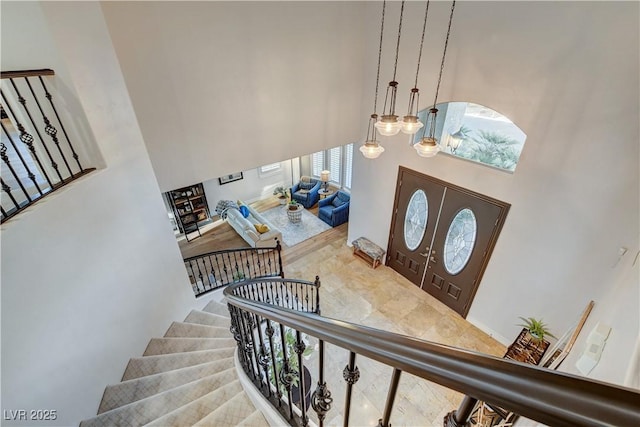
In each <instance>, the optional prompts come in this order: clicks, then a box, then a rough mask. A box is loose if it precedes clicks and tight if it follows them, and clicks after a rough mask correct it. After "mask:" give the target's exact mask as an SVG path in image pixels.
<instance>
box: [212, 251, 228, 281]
mask: <svg viewBox="0 0 640 427" xmlns="http://www.w3.org/2000/svg"><path fill="white" fill-rule="evenodd" d="M218 256H219V254H215V255H214V256H213V258H214V259H215V260H216V269H217V270H218V275H219V277H220V281H221V283H222V284H226V283H227V282H224V281H222V272H223V271H224V270H221V269H220V263H219V262H218ZM222 265H223V266H224V259H223V260H222Z"/></svg>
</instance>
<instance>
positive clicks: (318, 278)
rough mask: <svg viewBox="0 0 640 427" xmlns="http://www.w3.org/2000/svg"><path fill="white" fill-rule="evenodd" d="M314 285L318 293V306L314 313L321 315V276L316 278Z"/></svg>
mask: <svg viewBox="0 0 640 427" xmlns="http://www.w3.org/2000/svg"><path fill="white" fill-rule="evenodd" d="M313 284H314V285H315V287H314V290H315V293H316V306H315V310H314V313H317V314H320V276H316V280H315V281H314V282H313Z"/></svg>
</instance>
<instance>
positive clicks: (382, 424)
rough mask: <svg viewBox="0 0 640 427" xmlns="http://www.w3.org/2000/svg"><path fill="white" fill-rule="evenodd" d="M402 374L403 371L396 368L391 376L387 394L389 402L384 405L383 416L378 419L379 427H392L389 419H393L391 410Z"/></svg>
mask: <svg viewBox="0 0 640 427" xmlns="http://www.w3.org/2000/svg"><path fill="white" fill-rule="evenodd" d="M400 374H402V371H401V370H400V369H397V368H395V369H394V370H393V374H392V376H391V384H390V385H389V393H388V394H387V403H386V404H385V406H384V413H383V414H382V418H380V420H379V421H378V427H391V425H390V424H389V420H390V419H391V411H392V410H393V402H394V401H395V400H396V393H397V392H398V383H399V382H400Z"/></svg>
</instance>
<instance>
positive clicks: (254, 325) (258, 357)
mask: <svg viewBox="0 0 640 427" xmlns="http://www.w3.org/2000/svg"><path fill="white" fill-rule="evenodd" d="M247 316H248V318H249V322H248V324H249V327H250V331H249V333H250V334H251V340H252V342H253V356H254V357H255V361H256V365H255V368H256V373H257V375H258V378H257V381H258V384H259V387H260V388H262V387H263V386H264V382H263V377H264V376H266V374H267V372H266V371H265V372H263V368H264V366H263V364H262V354H261V352H262V350H263V347H262V346H260V349H258V344H259V342H256V339H255V338H256V329H257V330H258V331H259V330H260V324H259V323H258V315H256V314H254V313H250V312H247ZM261 340H262V337H260V341H261Z"/></svg>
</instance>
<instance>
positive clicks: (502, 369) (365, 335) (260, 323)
mask: <svg viewBox="0 0 640 427" xmlns="http://www.w3.org/2000/svg"><path fill="white" fill-rule="evenodd" d="M278 282H283V283H282V287H281V285H280V284H278ZM288 282H289V283H292V282H296V283H298V284H300V286H306V287H310V288H313V289H315V291H316V292H317V291H318V289H319V285H320V281H319V279H317V278H316V282H315V283H311V282H302V281H288ZM270 289H297V286H291V285H290V284H289V285H285V284H284V281H280V280H278V279H271V280H269V281H268V282H265V281H263V280H250V281H246V282H244V283H239V284H235V285H231V286H229V287H227V289H225V291H224V294H225V296H226V298H227V301H228V305H229V312H230V313H231V325H232V333H233V334H234V338H235V340H236V342H237V345H238V358H239V360H240V363H241V365H242V367H243V369H244V370H245V372H246V373H247V376H248V377H249V378H250V379H251V380H252V381H253V383H254V384H255V385H256V387H257V388H258V389H259V390H260V391H261V392H262V394H263V395H264V396H265V397H266V398H267V399H268V400H269V401H270V402H271V404H272V405H273V406H274V408H275V409H277V410H279V411H280V413H281V414H282V415H283V416H284V418H285V419H286V420H287V421H288V422H289V423H290V424H291V425H293V426H300V425H302V426H306V425H308V423H309V417H308V415H309V412H307V411H308V409H307V406H310V407H311V408H313V410H314V411H315V412H316V413H317V416H318V421H319V425H320V427H322V426H323V424H324V420H325V418H326V416H327V415H328V414H329V411H330V410H331V406H332V403H333V401H334V399H336V398H337V397H334V396H332V395H331V391H330V390H331V387H330V385H331V384H333V385H334V387H335V384H336V383H337V382H338V381H345V382H346V387H345V396H344V402H345V404H344V409H343V413H342V424H343V425H344V426H348V425H349V423H350V416H349V414H350V410H351V407H352V406H353V405H354V404H358V402H355V403H353V402H352V400H353V399H354V397H353V394H352V389H353V385H354V384H355V383H356V382H357V381H358V380H359V378H360V377H361V376H366V375H370V373H368V372H366V371H362V372H361V371H360V370H359V368H358V366H357V357H358V356H364V357H367V358H369V359H373V360H375V361H378V362H380V363H382V364H384V365H386V366H387V367H388V369H389V371H390V372H391V381H390V383H389V387H388V395H387V400H386V406H385V408H384V410H383V411H382V413H380V414H376V415H378V416H380V420H379V424H378V425H379V426H382V427H388V426H389V425H390V419H391V414H392V411H393V409H394V401H395V397H396V392H397V388H398V382H399V380H400V376H401V375H402V373H409V374H412V375H415V376H417V377H421V378H424V379H426V380H428V381H432V382H435V383H438V384H440V385H442V386H444V387H447V388H450V389H453V390H456V391H458V392H461V393H464V394H466V395H467V396H466V397H465V398H464V399H463V401H462V404H461V405H460V407H459V408H458V409H457V410H452V411H451V412H450V413H449V414H448V415H447V416H446V417H445V418H444V420H443V425H444V426H446V427H461V426H468V425H470V415H471V413H472V411H473V409H474V407H476V404H477V402H478V401H479V400H480V401H483V402H486V403H487V404H489V405H491V406H493V407H497V408H502V409H504V410H506V411H510V412H512V413H515V414H520V415H522V416H525V417H527V418H530V419H532V420H536V421H539V422H542V423H545V424H547V425H552V426H602V425H616V426H637V425H640V406H639V402H640V393H638V392H637V391H635V390H631V389H626V388H623V387H618V386H615V385H611V384H606V383H602V382H598V381H592V380H589V379H585V378H581V377H577V376H574V375H569V374H565V373H561V372H557V371H554V370H549V369H544V368H540V367H537V366H531V365H526V364H522V363H518V362H514V361H509V360H505V359H500V358H497V357H492V356H486V355H482V354H479V353H474V352H471V351H466V350H461V349H458V348H454V347H449V346H444V345H440V344H435V343H432V342H428V341H424V340H420V339H416V338H410V337H407V336H403V335H398V334H394V333H390V332H386V331H382V330H378V329H374V328H369V327H365V326H361V325H356V324H353V323H349V322H343V321H339V320H334V319H329V318H325V317H322V316H320V315H319V314H317V313H319V311H320V307H319V296H318V297H317V299H315V301H316V302H314V304H316V305H315V306H308V307H305V308H303V309H302V311H304V312H301V311H300V310H296V309H295V308H296V307H295V306H294V307H292V306H291V304H283V301H292V299H291V298H290V299H289V300H286V299H283V298H282V297H280V298H279V299H277V300H276V298H275V297H274V295H278V292H277V291H275V292H274V291H273V290H270ZM297 292H298V295H299V294H300V292H299V291H297ZM294 299H295V298H294ZM291 308H293V310H292V309H291ZM304 334H306V335H307V336H309V337H314V338H316V339H318V342H319V345H318V349H319V361H318V371H317V376H315V381H314V380H311V381H310V382H309V380H305V376H304V375H303V371H305V367H304V359H303V357H302V356H303V354H304V352H305V349H306V348H307V343H306V342H305V337H304ZM325 343H330V344H332V345H333V346H336V347H338V349H337V350H336V351H343V352H344V353H345V356H348V363H347V365H346V366H345V368H344V370H339V371H338V372H334V371H327V370H325V366H324V365H325V363H324V359H325ZM294 383H297V384H298V389H299V390H298V391H297V392H294V391H293V386H292V384H294ZM313 384H315V386H314V385H313ZM312 389H315V390H313V393H311V391H312ZM296 397H297V399H296ZM296 401H297V402H298V403H297V404H296V403H295V402H296ZM334 417H335V416H334ZM334 417H332V419H334V420H335V418H334ZM351 421H353V422H354V424H360V423H361V421H362V420H351ZM427 422H429V421H428V420H419V419H417V420H415V424H416V425H424V424H425V423H427Z"/></svg>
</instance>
